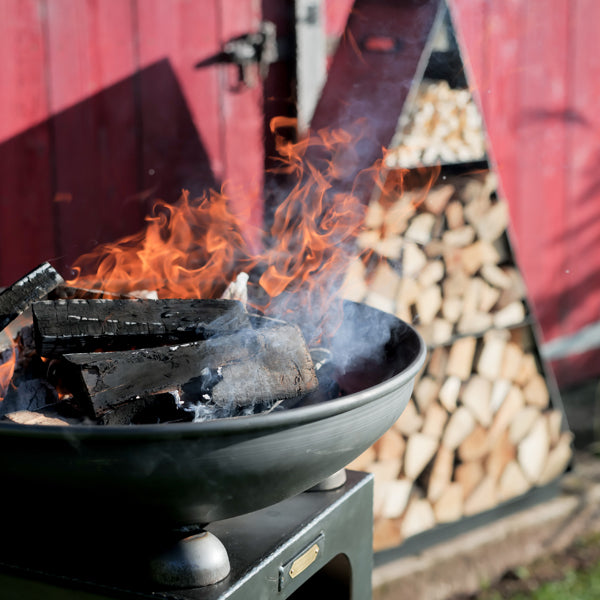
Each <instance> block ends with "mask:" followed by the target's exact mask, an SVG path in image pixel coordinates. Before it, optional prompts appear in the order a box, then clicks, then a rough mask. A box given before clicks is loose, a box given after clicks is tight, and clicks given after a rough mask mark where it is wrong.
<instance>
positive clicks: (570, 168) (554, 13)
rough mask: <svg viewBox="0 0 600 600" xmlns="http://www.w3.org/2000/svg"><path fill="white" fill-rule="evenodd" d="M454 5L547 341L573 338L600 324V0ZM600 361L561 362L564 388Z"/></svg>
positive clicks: (458, 1) (475, 0)
mask: <svg viewBox="0 0 600 600" xmlns="http://www.w3.org/2000/svg"><path fill="white" fill-rule="evenodd" d="M449 5H450V9H451V14H452V16H453V20H454V25H455V29H456V30H457V34H458V38H459V44H460V46H461V48H462V51H463V55H464V56H463V58H464V61H465V63H466V68H467V71H468V77H469V81H470V83H471V85H472V87H473V91H474V93H475V96H476V99H477V101H478V102H479V104H480V106H481V109H482V111H483V115H484V119H485V124H486V129H487V132H488V136H489V145H490V151H491V154H492V157H493V160H494V161H495V165H496V168H497V170H498V173H499V175H500V179H501V185H502V189H503V193H504V195H505V196H506V198H507V200H508V202H509V205H510V213H511V221H512V225H511V226H512V240H513V243H514V244H515V247H516V253H517V259H518V262H519V265H520V268H521V271H522V273H523V275H524V277H525V280H526V283H527V286H528V291H529V296H530V298H531V300H532V301H533V305H534V308H535V312H536V315H537V318H538V320H539V323H540V325H541V329H542V333H543V338H544V340H546V341H549V340H553V339H556V338H559V337H563V336H569V335H572V334H574V333H576V332H577V331H579V330H580V329H581V328H582V327H584V326H585V325H588V324H590V323H594V322H597V321H599V320H600V174H599V173H600V169H599V165H600V111H598V97H600V42H599V39H600V38H598V23H600V3H599V2H596V1H595V0H577V1H576V2H573V1H571V0H551V1H550V2H548V1H546V0H450V2H449ZM594 356H595V359H593V357H594ZM598 358H599V357H598V353H597V352H596V353H592V354H590V359H589V360H583V357H578V358H577V359H576V362H575V359H573V360H570V361H566V362H565V361H562V362H560V363H556V364H555V368H556V369H557V375H558V378H559V381H561V382H562V383H569V382H571V381H574V380H575V379H582V378H583V377H586V376H588V375H595V374H599V373H600V360H598ZM572 367H575V368H574V369H573V368H572Z"/></svg>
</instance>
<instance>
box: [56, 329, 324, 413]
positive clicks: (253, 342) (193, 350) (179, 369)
mask: <svg viewBox="0 0 600 600" xmlns="http://www.w3.org/2000/svg"><path fill="white" fill-rule="evenodd" d="M258 324H259V326H258V327H256V328H247V329H243V330H239V331H236V332H234V333H229V334H223V335H219V336H216V337H213V338H211V339H208V340H202V341H196V342H191V343H187V344H181V345H177V346H161V347H157V348H144V349H140V350H132V351H116V352H98V353H79V354H67V355H65V356H64V357H63V359H62V361H61V364H60V365H59V368H58V377H60V378H61V379H62V385H63V386H64V387H66V388H67V389H68V390H69V391H70V392H71V393H73V394H74V395H75V396H76V397H78V398H80V399H81V400H82V401H85V402H87V404H88V408H89V412H90V416H95V417H99V416H101V415H102V414H104V413H105V412H106V411H108V410H111V409H112V408H113V407H115V406H117V405H119V404H121V403H123V402H126V401H129V400H132V399H135V398H136V396H143V395H147V394H151V393H156V392H162V391H172V390H175V389H179V388H182V389H184V390H185V393H186V396H187V397H188V398H190V399H191V398H196V399H197V401H199V402H213V403H215V404H217V405H221V406H224V405H226V404H227V405H231V406H232V407H239V406H247V405H252V404H254V403H261V402H268V401H271V400H279V399H283V398H290V397H295V396H298V395H301V394H303V393H308V392H310V391H312V390H314V389H315V388H316V387H317V385H318V382H317V378H316V375H315V372H314V367H313V363H312V360H311V357H310V354H309V352H308V349H307V347H306V344H305V342H304V338H303V337H302V334H301V333H300V330H299V329H298V328H297V327H295V326H292V325H288V324H286V323H280V322H275V321H271V320H269V319H259V320H258Z"/></svg>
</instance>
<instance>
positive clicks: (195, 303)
mask: <svg viewBox="0 0 600 600" xmlns="http://www.w3.org/2000/svg"><path fill="white" fill-rule="evenodd" d="M3 296H4V295H0V307H1V306H2V302H1V301H2V299H3ZM0 324H1V320H0ZM33 324H34V331H35V339H36V347H37V351H38V352H39V353H40V354H41V355H42V356H60V355H61V354H66V353H70V352H95V351H97V350H103V351H109V350H130V349H132V348H149V347H151V346H164V345H167V344H181V343H185V342H191V341H194V340H201V339H207V338H209V337H211V336H212V335H216V334H221V333H225V332H232V331H235V330H236V329H243V328H244V327H248V326H249V324H250V320H249V317H248V314H247V313H246V310H245V308H244V306H243V305H242V304H241V303H240V302H236V301H233V300H181V299H173V300H141V299H139V300H56V301H50V300H49V301H46V302H36V303H35V304H34V306H33Z"/></svg>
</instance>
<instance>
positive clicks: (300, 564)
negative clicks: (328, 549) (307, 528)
mask: <svg viewBox="0 0 600 600" xmlns="http://www.w3.org/2000/svg"><path fill="white" fill-rule="evenodd" d="M324 544H325V535H324V534H323V532H321V533H319V535H318V536H317V537H316V538H315V539H313V541H312V542H310V544H308V545H307V546H304V548H303V549H302V550H301V551H300V552H299V553H298V554H296V556H294V557H293V558H291V559H290V560H289V561H288V562H286V563H285V564H284V565H281V566H280V567H279V591H281V590H282V589H283V588H284V587H285V586H286V585H288V584H289V583H291V582H292V581H294V579H296V577H298V576H299V575H301V574H302V573H304V572H306V570H307V569H308V568H309V567H311V566H312V565H314V563H315V562H316V561H317V559H318V558H319V557H321V556H323V548H324ZM320 562H322V561H319V563H320ZM315 569H317V567H313V568H312V569H310V571H311V572H313V571H315ZM310 574H311V573H309V575H310Z"/></svg>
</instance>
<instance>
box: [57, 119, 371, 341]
mask: <svg viewBox="0 0 600 600" xmlns="http://www.w3.org/2000/svg"><path fill="white" fill-rule="evenodd" d="M290 125H293V121H291V120H287V119H276V120H274V121H273V123H272V131H273V133H274V135H275V139H276V141H277V142H278V152H279V161H280V166H279V168H278V172H280V173H285V174H286V176H288V177H289V178H290V179H291V180H292V184H290V186H289V188H288V191H287V192H286V194H285V197H284V198H283V200H282V201H281V202H280V203H279V205H278V208H277V210H276V211H275V214H274V216H273V220H272V224H271V226H270V229H269V231H268V232H265V234H264V238H265V240H266V243H265V246H266V249H264V250H259V251H252V250H251V249H250V248H249V246H248V244H247V243H246V241H245V239H244V236H243V234H242V232H243V227H242V223H241V222H240V220H239V219H238V218H237V217H235V216H234V215H233V214H232V213H231V211H229V210H228V200H227V196H226V194H225V193H224V192H223V191H222V192H221V193H217V192H215V191H211V192H209V193H207V194H205V195H204V196H202V197H200V198H196V199H191V198H190V197H189V194H188V193H187V192H185V191H184V192H183V195H182V196H181V198H180V199H179V201H178V202H177V203H176V204H173V205H169V204H166V203H165V202H158V203H157V204H156V205H155V207H154V210H153V212H152V215H151V216H149V217H148V218H147V224H146V227H145V229H144V230H143V231H142V232H140V233H138V234H135V235H133V236H129V237H127V238H124V239H122V240H120V241H118V242H116V243H111V244H105V245H103V246H100V247H98V248H97V249H96V250H95V251H94V252H92V253H90V254H87V255H84V256H82V257H81V258H80V259H79V260H78V261H76V266H75V273H76V276H75V277H74V279H72V280H71V281H69V282H68V283H69V285H72V286H76V287H82V288H87V289H98V290H104V291H109V292H114V293H130V292H135V291H139V290H149V291H156V292H157V294H158V296H159V297H161V298H169V297H173V298H175V297H176V298H190V297H195V298H214V297H219V295H220V294H221V293H222V292H223V290H224V289H225V287H226V286H227V284H228V283H229V282H231V281H233V280H234V279H235V277H236V276H237V275H238V274H239V273H241V272H248V273H250V284H249V285H250V291H251V293H250V297H251V302H250V303H251V305H252V306H253V308H255V309H258V310H261V311H264V312H265V313H266V314H270V315H273V316H276V317H280V318H285V319H288V320H291V321H298V320H300V321H303V322H306V320H307V319H310V321H311V322H314V323H315V324H318V323H319V322H320V321H322V320H323V316H324V315H325V313H326V312H327V311H328V310H329V309H330V308H331V303H332V300H333V299H334V298H335V296H336V292H337V291H338V289H339V287H340V286H341V283H342V280H343V276H344V274H345V271H346V268H347V265H348V263H349V262H350V260H351V259H352V258H353V257H354V256H355V255H356V250H355V246H354V243H353V242H354V240H355V239H356V237H357V235H358V233H359V232H360V230H361V228H362V227H363V221H364V213H365V207H364V204H363V203H362V202H361V201H360V199H359V197H358V196H359V194H357V193H355V191H353V190H352V189H350V190H348V191H345V190H342V189H340V186H336V182H337V181H338V180H339V179H340V178H343V176H344V174H345V172H347V168H348V166H347V165H348V161H354V163H353V164H354V165H355V164H357V157H356V156H355V154H353V153H354V148H353V145H354V143H355V142H356V139H355V135H354V132H353V133H352V134H350V133H348V132H345V131H327V130H323V131H319V132H316V133H313V134H311V135H310V136H308V137H306V138H304V139H302V140H300V141H299V142H296V143H294V142H289V141H287V140H285V139H284V137H283V136H282V135H279V131H280V129H281V128H282V127H289V126H290ZM380 167H381V165H380V164H378V165H376V167H375V168H373V169H371V170H367V171H364V172H362V174H361V176H367V177H372V176H375V177H376V173H377V172H378V171H379V170H380ZM345 170H346V171H345ZM330 312H331V311H330ZM321 333H322V331H321V330H320V329H319V327H317V326H316V325H315V328H314V331H311V332H310V336H311V337H312V336H314V338H317V337H319V335H321Z"/></svg>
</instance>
